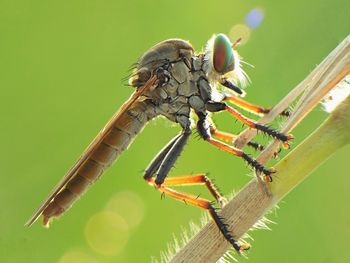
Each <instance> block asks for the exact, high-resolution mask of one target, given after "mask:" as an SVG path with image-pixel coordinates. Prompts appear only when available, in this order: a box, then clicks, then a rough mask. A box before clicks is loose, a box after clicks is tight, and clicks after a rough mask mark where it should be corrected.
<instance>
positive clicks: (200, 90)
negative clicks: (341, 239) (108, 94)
mask: <svg viewBox="0 0 350 263" xmlns="http://www.w3.org/2000/svg"><path fill="white" fill-rule="evenodd" d="M153 74H157V76H158V79H159V84H158V86H157V87H156V88H154V89H152V90H150V91H148V92H146V93H145V94H144V96H145V98H146V99H147V100H149V101H150V103H151V104H153V105H154V106H155V110H156V112H157V114H159V115H163V116H165V117H167V118H168V119H169V120H171V121H174V122H178V123H180V125H181V126H183V127H185V126H188V125H189V120H190V112H191V109H193V110H194V111H196V112H205V103H206V102H207V101H208V100H210V99H211V96H212V87H211V85H210V84H209V82H208V80H207V76H206V73H205V60H204V54H202V53H200V54H195V53H194V50H193V48H192V46H191V45H190V44H189V43H188V42H186V41H183V40H179V39H173V40H166V41H163V42H161V43H159V44H157V45H156V46H154V47H153V48H151V49H150V50H149V51H147V52H146V53H145V54H144V55H143V56H142V57H141V59H140V60H139V62H138V64H137V67H136V69H135V70H134V73H133V76H132V77H131V78H130V80H129V82H130V84H131V85H132V86H134V87H136V88H138V87H140V86H142V85H144V83H145V82H146V81H147V80H148V79H149V78H150V76H151V75H153Z"/></svg>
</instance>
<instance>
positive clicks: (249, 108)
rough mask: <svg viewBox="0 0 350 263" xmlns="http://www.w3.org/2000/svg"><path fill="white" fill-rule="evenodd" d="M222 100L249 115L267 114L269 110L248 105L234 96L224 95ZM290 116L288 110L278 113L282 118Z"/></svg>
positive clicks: (248, 103) (251, 104)
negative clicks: (249, 113)
mask: <svg viewBox="0 0 350 263" xmlns="http://www.w3.org/2000/svg"><path fill="white" fill-rule="evenodd" d="M223 100H226V101H229V102H231V103H233V104H234V105H236V106H238V107H240V108H242V109H244V110H246V111H249V112H251V113H254V114H257V115H264V114H267V113H269V112H270V110H271V108H265V107H262V106H259V105H256V104H253V103H250V102H248V101H246V100H243V99H241V98H239V97H236V96H229V95H225V97H224V98H223ZM290 114H291V113H290V111H288V110H284V111H282V112H281V113H280V115H281V116H284V117H289V116H290Z"/></svg>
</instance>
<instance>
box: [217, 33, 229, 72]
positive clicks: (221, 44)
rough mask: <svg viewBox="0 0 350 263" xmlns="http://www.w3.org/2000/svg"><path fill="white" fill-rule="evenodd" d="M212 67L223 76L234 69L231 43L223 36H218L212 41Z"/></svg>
mask: <svg viewBox="0 0 350 263" xmlns="http://www.w3.org/2000/svg"><path fill="white" fill-rule="evenodd" d="M213 66H214V69H215V70H216V72H218V73H220V74H225V73H227V72H229V71H231V70H233V68H234V60H233V51H232V43H231V42H230V40H229V39H228V37H227V36H226V35H224V34H218V35H217V36H216V37H215V40H214V47H213Z"/></svg>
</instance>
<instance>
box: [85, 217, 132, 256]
mask: <svg viewBox="0 0 350 263" xmlns="http://www.w3.org/2000/svg"><path fill="white" fill-rule="evenodd" d="M128 236H129V227H128V224H127V223H126V221H125V220H124V219H123V218H122V217H121V216H120V215H118V214H117V213H113V212H110V211H104V212H100V213H98V214H95V215H94V216H92V217H91V218H90V219H89V221H88V222H87V224H86V226H85V238H86V241H87V243H88V244H89V246H90V247H91V248H92V249H93V250H94V251H96V252H98V253H100V254H102V255H106V256H111V255H116V254H118V253H120V252H121V251H122V250H123V248H124V246H125V245H126V243H127V241H128Z"/></svg>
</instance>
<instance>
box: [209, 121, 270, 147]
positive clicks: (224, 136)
mask: <svg viewBox="0 0 350 263" xmlns="http://www.w3.org/2000/svg"><path fill="white" fill-rule="evenodd" d="M210 133H211V135H213V136H214V137H216V138H218V139H220V140H223V141H225V142H228V143H233V142H234V141H235V140H236V139H237V137H238V136H237V135H234V134H231V133H227V132H223V131H219V130H217V129H216V128H214V127H213V126H211V127H210ZM247 145H248V146H250V147H252V148H254V149H255V150H258V151H262V150H264V146H262V145H260V144H258V143H256V142H248V143H247Z"/></svg>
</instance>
